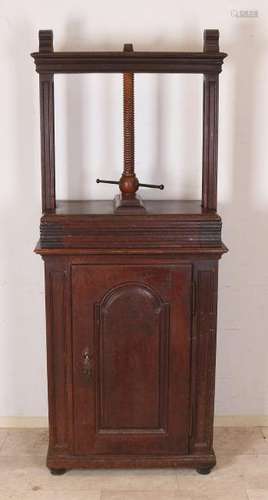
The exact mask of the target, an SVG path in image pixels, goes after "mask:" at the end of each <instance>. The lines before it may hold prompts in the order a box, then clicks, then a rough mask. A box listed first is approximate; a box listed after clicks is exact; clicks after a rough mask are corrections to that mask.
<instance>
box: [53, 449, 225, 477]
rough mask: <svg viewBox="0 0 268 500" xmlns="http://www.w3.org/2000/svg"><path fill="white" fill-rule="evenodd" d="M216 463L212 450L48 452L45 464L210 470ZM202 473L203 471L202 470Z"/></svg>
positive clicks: (72, 467) (54, 467)
mask: <svg viewBox="0 0 268 500" xmlns="http://www.w3.org/2000/svg"><path fill="white" fill-rule="evenodd" d="M215 465H216V457H215V454H214V452H213V453H211V454H208V455H174V456H171V455H158V456H157V455H133V456H130V455H121V456H120V455H109V456H107V455H87V456H77V455H70V454H69V453H68V455H60V456H59V455H55V454H52V453H51V452H48V456H47V466H48V468H49V469H50V470H53V473H55V474H56V472H54V471H55V470H57V469H58V470H59V471H62V470H64V469H66V470H70V469H133V468H134V469H135V468H136V469H139V468H141V469H146V468H148V469H150V468H159V469H160V468H165V467H169V468H170V467H174V468H176V467H185V468H193V469H197V470H198V471H199V472H200V471H201V470H205V469H209V470H211V469H212V468H213V467H214V466H215ZM203 473H204V472H203Z"/></svg>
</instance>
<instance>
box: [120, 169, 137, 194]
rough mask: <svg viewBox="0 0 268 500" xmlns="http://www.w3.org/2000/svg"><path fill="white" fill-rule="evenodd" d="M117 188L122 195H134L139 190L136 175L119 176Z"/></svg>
mask: <svg viewBox="0 0 268 500" xmlns="http://www.w3.org/2000/svg"><path fill="white" fill-rule="evenodd" d="M119 188H120V191H121V193H124V194H134V193H136V191H137V190H138V189H139V181H138V179H137V177H136V175H135V174H134V175H125V174H124V173H123V174H122V175H121V178H120V181H119Z"/></svg>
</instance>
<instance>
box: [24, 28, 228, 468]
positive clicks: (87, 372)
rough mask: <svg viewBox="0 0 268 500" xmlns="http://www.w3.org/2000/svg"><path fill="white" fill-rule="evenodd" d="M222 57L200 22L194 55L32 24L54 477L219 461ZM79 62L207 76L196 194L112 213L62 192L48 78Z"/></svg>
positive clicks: (92, 67) (107, 68) (94, 67)
mask: <svg viewBox="0 0 268 500" xmlns="http://www.w3.org/2000/svg"><path fill="white" fill-rule="evenodd" d="M225 56H226V54H224V53H221V52H219V32H218V31H217V30H206V31H205V32H204V47H203V52H202V53H201V52H189V53H185V52H184V53H180V52H176V53H168V52H163V53H160V52H135V51H133V52H131V51H127V50H125V52H120V53H119V52H85V53H81V52H66V53H64V52H54V49H53V33H52V32H51V31H50V30H46V31H41V32H40V35H39V52H37V53H35V54H33V57H34V59H35V63H36V69H37V71H38V72H39V77H40V107H41V150H42V161H41V164H42V207H43V215H42V217H41V224H40V241H39V243H38V245H37V247H36V249H35V251H36V253H38V254H40V255H41V256H42V257H43V259H44V261H45V276H46V279H45V287H46V321H47V362H48V397H49V450H48V456H47V465H48V467H49V468H50V469H51V472H52V473H53V474H62V473H64V472H65V470H67V469H71V468H77V467H79V468H107V467H109V468H114V467H126V468H129V467H133V468H136V467H179V466H183V467H194V468H196V469H197V470H198V472H200V473H208V472H209V471H210V469H211V468H212V467H213V466H214V465H215V462H216V459H215V454H214V451H213V414H214V390H215V361H216V322H217V293H218V284H217V273H218V261H219V259H220V258H221V256H222V254H223V253H224V252H226V251H227V249H226V247H225V245H224V244H223V243H222V239H221V226H222V223H221V218H220V216H219V215H218V214H217V212H216V209H217V141H218V74H219V72H220V71H221V66H222V62H223V59H224V57H225ZM81 72H101V73H102V72H123V73H124V72H130V73H133V72H146V73H150V72H167V73H168V72H177V73H181V72H183V73H187V72H189V73H203V74H204V103H203V104H204V108H203V111H204V113H203V180H202V200H197V201H187V200H181V201H179V200H171V201H168V200H161V201H144V209H143V210H141V211H140V212H138V211H137V212H135V213H131V212H130V213H129V212H128V211H126V212H125V211H124V210H122V211H120V210H118V212H116V211H115V209H114V204H113V202H112V200H110V201H98V200H85V201H83V200H77V201H68V200H66V201H57V200H56V197H55V146H54V93H53V92H54V89H53V77H54V73H81ZM131 85H132V84H131V82H130V91H131V92H132V86H131ZM131 92H130V94H129V95H131ZM131 116H132V115H131ZM130 131H131V134H132V136H133V138H134V135H133V133H134V129H133V130H132V127H130ZM129 146H130V148H129V151H130V150H131V151H132V149H133V147H134V142H133V141H130V144H129ZM133 151H134V150H133ZM132 157H133V162H134V153H133V155H132ZM132 157H131V155H130V156H129V157H128V159H129V162H128V167H130V168H132V166H134V163H133V165H132V163H131V161H130V160H131V158H132Z"/></svg>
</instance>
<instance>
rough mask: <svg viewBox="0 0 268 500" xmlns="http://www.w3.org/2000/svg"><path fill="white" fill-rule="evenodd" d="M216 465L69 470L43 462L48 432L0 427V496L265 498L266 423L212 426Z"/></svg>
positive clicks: (23, 499) (50, 499)
mask: <svg viewBox="0 0 268 500" xmlns="http://www.w3.org/2000/svg"><path fill="white" fill-rule="evenodd" d="M214 443H215V451H216V455H217V466H216V468H215V469H213V471H212V472H211V473H210V474H209V475H208V476H201V475H199V474H197V473H196V472H195V471H194V470H173V469H161V470H115V471H110V470H108V471H107V470H98V471H94V470H93V471H69V472H67V473H66V474H65V475H63V476H52V475H51V474H50V472H49V471H48V470H47V468H46V466H45V456H46V449H47V431H46V430H44V429H24V430H21V429H8V430H5V429H0V500H7V499H14V500H32V499H36V500H197V499H198V500H268V427H265V428H260V427H250V428H237V427H236V428H230V427H225V428H223V427H218V428H216V429H215V440H214Z"/></svg>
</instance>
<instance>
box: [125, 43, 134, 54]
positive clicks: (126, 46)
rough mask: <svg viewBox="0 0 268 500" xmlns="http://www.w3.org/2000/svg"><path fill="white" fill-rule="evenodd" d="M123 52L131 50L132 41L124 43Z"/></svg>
mask: <svg viewBox="0 0 268 500" xmlns="http://www.w3.org/2000/svg"><path fill="white" fill-rule="evenodd" d="M124 52H133V45H132V43H124Z"/></svg>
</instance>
